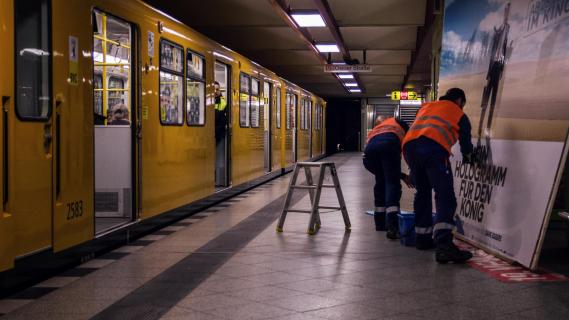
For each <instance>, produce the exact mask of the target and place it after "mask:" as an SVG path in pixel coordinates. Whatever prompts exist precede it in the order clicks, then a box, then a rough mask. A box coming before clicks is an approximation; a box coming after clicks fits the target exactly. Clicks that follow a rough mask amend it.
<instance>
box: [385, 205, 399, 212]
mask: <svg viewBox="0 0 569 320" xmlns="http://www.w3.org/2000/svg"><path fill="white" fill-rule="evenodd" d="M386 211H387V212H394V211H395V212H397V211H399V207H398V206H391V207H387V210H386Z"/></svg>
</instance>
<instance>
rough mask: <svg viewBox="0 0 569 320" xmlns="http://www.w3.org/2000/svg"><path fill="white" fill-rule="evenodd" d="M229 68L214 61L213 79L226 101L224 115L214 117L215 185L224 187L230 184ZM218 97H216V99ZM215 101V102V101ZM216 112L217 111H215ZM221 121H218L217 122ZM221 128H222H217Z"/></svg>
mask: <svg viewBox="0 0 569 320" xmlns="http://www.w3.org/2000/svg"><path fill="white" fill-rule="evenodd" d="M230 76H231V70H230V68H229V66H228V65H226V64H224V63H221V62H219V61H216V62H215V70H214V79H215V81H216V82H217V83H218V84H219V90H220V94H221V96H220V97H219V99H220V101H221V99H225V102H226V107H225V111H226V116H225V117H219V116H216V117H215V121H216V123H215V126H216V132H217V134H218V135H220V136H219V137H216V146H215V186H216V188H220V189H223V188H226V187H229V186H230V185H231V179H230V176H231V173H230V165H229V164H230V157H229V155H230V147H231V77H230ZM217 99H218V98H216V100H217ZM216 103H217V102H216ZM216 112H217V111H216ZM220 121H221V122H223V123H219V122H220ZM217 128H222V129H223V130H221V129H220V130H218V129H217Z"/></svg>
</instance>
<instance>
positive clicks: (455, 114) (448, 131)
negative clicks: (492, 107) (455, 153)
mask: <svg viewBox="0 0 569 320" xmlns="http://www.w3.org/2000/svg"><path fill="white" fill-rule="evenodd" d="M463 115H464V112H463V111H462V109H460V107H459V106H458V105H456V104H455V103H454V102H452V101H446V100H442V101H434V102H429V103H426V104H424V105H423V106H422V107H421V109H419V112H418V113H417V117H416V118H415V122H414V123H413V125H412V126H411V128H410V129H409V132H407V135H406V136H405V139H403V146H404V145H405V144H406V143H407V142H409V141H412V140H415V139H418V138H419V137H427V138H429V139H431V140H434V141H435V142H437V143H438V144H440V145H441V146H442V147H443V148H445V150H446V151H448V153H449V154H451V151H450V150H451V149H452V146H453V145H454V144H455V143H456V141H457V140H458V138H459V133H458V130H459V127H458V122H459V121H460V119H461V118H462V116H463Z"/></svg>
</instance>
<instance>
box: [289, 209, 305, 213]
mask: <svg viewBox="0 0 569 320" xmlns="http://www.w3.org/2000/svg"><path fill="white" fill-rule="evenodd" d="M285 211H286V212H300V213H312V210H301V209H287V210H285Z"/></svg>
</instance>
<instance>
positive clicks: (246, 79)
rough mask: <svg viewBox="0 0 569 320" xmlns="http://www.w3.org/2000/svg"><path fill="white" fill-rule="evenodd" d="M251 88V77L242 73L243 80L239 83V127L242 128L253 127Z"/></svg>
mask: <svg viewBox="0 0 569 320" xmlns="http://www.w3.org/2000/svg"><path fill="white" fill-rule="evenodd" d="M250 87H251V77H250V76H248V75H247V74H245V73H241V79H240V81H239V92H240V94H239V125H240V126H241V127H249V126H250V125H251V120H250V114H249V112H250V111H251V100H250V98H249V97H250V96H249V94H250V92H251V91H250V89H251V88H250Z"/></svg>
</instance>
